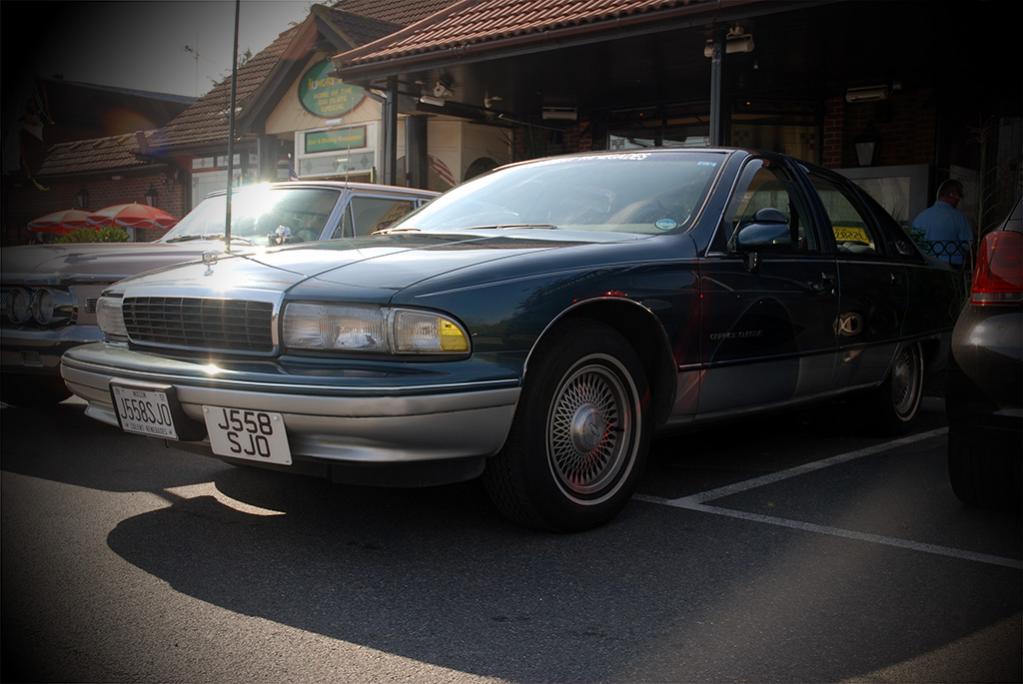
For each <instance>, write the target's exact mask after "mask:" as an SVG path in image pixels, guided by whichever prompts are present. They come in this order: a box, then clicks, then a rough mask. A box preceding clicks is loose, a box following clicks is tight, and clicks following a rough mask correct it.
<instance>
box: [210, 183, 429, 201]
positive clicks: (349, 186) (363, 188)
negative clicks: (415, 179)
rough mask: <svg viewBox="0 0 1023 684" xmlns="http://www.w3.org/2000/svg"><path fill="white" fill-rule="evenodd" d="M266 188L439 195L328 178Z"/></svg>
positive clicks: (224, 191) (271, 184) (242, 186)
mask: <svg viewBox="0 0 1023 684" xmlns="http://www.w3.org/2000/svg"><path fill="white" fill-rule="evenodd" d="M265 185H266V186H267V188H268V189H270V190H275V189H278V188H330V189H334V190H354V191H357V192H383V193H394V194H400V195H405V196H408V195H414V196H416V197H422V198H424V199H430V198H433V197H436V196H437V195H439V194H440V193H439V192H435V191H433V190H422V189H420V188H406V187H402V186H400V185H384V184H382V183H351V182H347V181H330V180H308V181H281V182H279V183H266V184H265ZM252 187H254V186H252V185H241V186H238V187H237V188H235V190H236V191H240V190H246V189H249V188H252ZM225 194H227V191H226V190H216V191H214V192H211V193H209V194H208V195H206V197H219V196H220V195H225Z"/></svg>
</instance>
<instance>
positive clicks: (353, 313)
mask: <svg viewBox="0 0 1023 684" xmlns="http://www.w3.org/2000/svg"><path fill="white" fill-rule="evenodd" d="M283 343H284V346H285V347H288V348H292V349H324V350H340V351H354V352H368V353H376V354H388V353H390V354H464V353H466V352H468V351H469V335H468V334H467V333H466V332H465V329H464V328H462V326H461V325H459V324H458V323H457V322H455V321H454V320H452V319H451V318H449V317H447V316H443V315H441V314H438V313H434V312H432V311H417V310H412V309H390V308H387V307H379V306H366V305H361V304H351V305H326V304H303V303H295V304H288V305H287V307H285V309H284V339H283Z"/></svg>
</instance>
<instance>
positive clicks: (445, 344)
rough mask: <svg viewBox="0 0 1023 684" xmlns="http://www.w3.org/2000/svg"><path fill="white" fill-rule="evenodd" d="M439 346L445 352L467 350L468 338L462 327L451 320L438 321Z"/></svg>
mask: <svg viewBox="0 0 1023 684" xmlns="http://www.w3.org/2000/svg"><path fill="white" fill-rule="evenodd" d="M440 348H441V349H442V350H444V351H446V352H465V351H469V340H467V339H465V333H464V332H462V329H461V328H459V327H458V326H457V325H455V324H454V323H452V322H451V321H445V320H441V322H440Z"/></svg>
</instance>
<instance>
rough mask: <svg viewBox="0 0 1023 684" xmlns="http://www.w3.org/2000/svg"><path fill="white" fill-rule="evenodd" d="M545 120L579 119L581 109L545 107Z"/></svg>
mask: <svg viewBox="0 0 1023 684" xmlns="http://www.w3.org/2000/svg"><path fill="white" fill-rule="evenodd" d="M543 119H544V121H577V120H578V119H579V111H578V110H577V109H576V108H575V107H544V108H543Z"/></svg>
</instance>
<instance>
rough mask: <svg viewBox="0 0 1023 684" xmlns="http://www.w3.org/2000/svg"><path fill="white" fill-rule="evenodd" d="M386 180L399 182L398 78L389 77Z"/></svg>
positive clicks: (385, 125)
mask: <svg viewBox="0 0 1023 684" xmlns="http://www.w3.org/2000/svg"><path fill="white" fill-rule="evenodd" d="M384 112H386V114H385V116H384V182H385V183H387V184H388V185H397V183H398V79H397V78H396V77H395V76H389V77H388V78H387V101H386V102H385V103H384Z"/></svg>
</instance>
